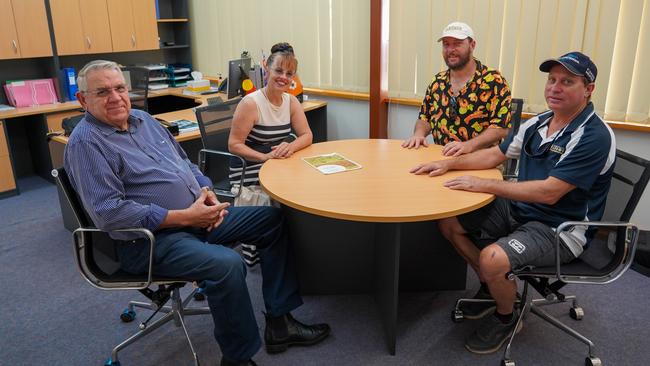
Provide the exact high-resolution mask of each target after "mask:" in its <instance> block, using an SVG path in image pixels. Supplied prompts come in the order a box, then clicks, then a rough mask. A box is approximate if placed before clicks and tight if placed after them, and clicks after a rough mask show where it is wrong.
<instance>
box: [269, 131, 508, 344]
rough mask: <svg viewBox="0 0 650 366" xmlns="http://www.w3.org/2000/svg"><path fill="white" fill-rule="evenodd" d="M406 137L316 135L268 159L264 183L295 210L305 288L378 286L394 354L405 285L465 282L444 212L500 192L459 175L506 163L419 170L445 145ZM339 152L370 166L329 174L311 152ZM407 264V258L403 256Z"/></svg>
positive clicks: (491, 173)
mask: <svg viewBox="0 0 650 366" xmlns="http://www.w3.org/2000/svg"><path fill="white" fill-rule="evenodd" d="M400 145H401V141H398V140H370V139H367V140H339V141H328V142H323V143H318V144H313V145H311V146H309V147H307V148H305V149H303V150H301V151H299V152H297V153H295V154H294V155H293V156H292V157H291V158H288V159H272V160H268V161H267V162H266V163H264V165H263V166H262V169H261V170H260V174H259V176H260V183H261V185H262V187H263V188H264V190H265V191H266V192H267V193H268V194H269V195H270V196H271V197H272V198H273V199H275V200H276V201H278V202H280V203H282V204H283V205H284V206H285V207H284V211H285V215H286V216H287V217H288V221H289V228H290V237H291V241H292V244H293V247H294V251H295V252H296V262H297V266H296V267H297V272H298V276H299V280H300V282H301V289H302V291H303V292H305V293H358V292H373V293H374V295H375V299H376V301H377V304H378V306H379V310H380V314H381V318H382V322H383V324H384V327H385V330H386V342H387V346H388V350H389V352H390V353H391V354H395V347H396V334H397V332H396V328H397V302H398V296H399V290H400V288H402V290H415V291H422V290H440V289H458V288H464V287H465V275H466V271H467V267H466V263H465V262H464V261H463V260H462V259H461V258H460V256H458V255H457V254H456V253H455V251H454V250H453V248H452V247H451V245H450V244H449V243H447V242H446V240H445V239H444V238H443V237H442V236H441V235H440V234H439V233H438V231H437V230H438V229H437V224H436V222H435V221H432V220H437V219H440V218H445V217H450V216H456V215H460V214H463V213H466V212H470V211H472V210H475V209H477V208H480V207H482V206H484V205H486V204H488V203H489V202H491V201H492V200H493V199H494V196H493V195H492V194H486V193H474V192H465V191H457V190H452V189H449V188H446V187H444V186H443V183H444V182H445V181H447V180H449V179H450V178H452V177H454V176H459V175H474V176H479V177H483V178H492V179H502V177H501V173H500V171H499V170H497V169H488V170H473V171H452V172H448V173H446V174H444V175H442V176H439V177H429V176H428V175H414V174H411V173H409V170H410V169H411V168H413V167H414V166H416V165H417V164H419V163H422V162H429V161H432V160H438V159H443V158H444V157H443V156H442V148H441V146H438V145H430V146H428V147H427V148H419V149H404V148H402V147H401V146H400ZM329 153H339V154H341V155H343V156H344V157H346V158H347V159H349V160H352V161H354V162H356V163H358V164H360V165H361V166H362V167H361V169H357V170H350V171H344V172H340V173H334V174H328V175H326V174H323V173H321V172H320V171H318V170H317V169H315V168H314V167H312V166H311V165H309V164H308V163H307V162H305V161H304V160H303V159H302V158H304V157H310V156H315V155H321V154H329ZM400 264H401V266H400Z"/></svg>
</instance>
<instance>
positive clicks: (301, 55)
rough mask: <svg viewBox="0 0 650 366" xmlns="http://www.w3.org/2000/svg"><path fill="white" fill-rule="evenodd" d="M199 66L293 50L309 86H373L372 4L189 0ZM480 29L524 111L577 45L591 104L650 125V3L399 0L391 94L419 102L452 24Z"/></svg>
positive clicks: (223, 68) (394, 14)
mask: <svg viewBox="0 0 650 366" xmlns="http://www.w3.org/2000/svg"><path fill="white" fill-rule="evenodd" d="M190 6H191V7H190V9H191V14H192V16H191V22H192V23H193V26H192V41H193V44H194V45H195V46H194V47H193V55H194V63H195V64H194V67H195V68H197V69H198V70H201V71H203V73H204V74H207V75H216V74H217V73H221V74H223V76H224V77H225V76H227V75H226V73H227V69H228V67H227V65H228V60H230V59H234V58H238V57H239V55H240V54H241V52H242V51H243V50H247V51H248V52H249V53H250V54H251V56H252V57H253V59H254V60H256V61H259V60H260V59H261V56H262V50H264V54H265V55H267V56H268V52H269V49H270V48H271V46H272V45H273V44H274V43H277V42H282V41H286V42H289V43H291V44H292V45H293V46H294V49H295V52H296V56H297V57H298V60H299V67H298V72H299V74H300V77H301V80H302V82H303V84H304V85H306V86H311V87H318V88H325V89H339V90H349V91H361V92H363V91H368V84H369V76H368V73H369V69H370V68H369V62H370V60H369V53H370V43H369V38H370V36H369V32H370V1H369V0H275V1H262V0H249V1H244V2H235V1H227V0H218V1H200V0H191V2H190ZM455 20H460V21H464V22H467V23H468V24H470V26H472V28H473V29H474V33H475V35H476V41H477V47H476V50H475V56H476V57H477V58H478V59H480V60H481V61H482V62H483V63H484V64H485V65H487V66H490V67H494V68H498V69H499V70H500V71H501V72H502V73H503V75H504V76H505V77H506V79H507V80H508V82H509V83H510V87H511V89H512V92H513V96H514V97H518V98H523V99H525V101H526V105H525V111H527V112H532V113H536V112H541V111H543V110H545V109H546V104H545V101H544V93H543V90H544V84H545V80H546V74H544V73H542V72H540V71H539V70H538V66H539V64H540V63H541V62H542V61H543V60H545V59H547V58H551V57H557V56H560V55H562V54H564V53H566V52H569V51H573V50H579V51H582V52H584V53H586V54H587V55H589V56H590V57H591V58H592V59H593V60H594V62H595V63H596V65H597V66H598V79H597V82H596V90H595V92H594V95H593V98H592V100H593V101H594V104H595V106H596V109H597V111H598V112H599V114H600V115H601V116H603V117H604V118H605V119H607V120H616V121H628V122H640V123H650V118H649V117H650V91H648V88H647V87H646V86H647V85H650V67H648V65H649V64H650V0H571V1H568V0H391V1H390V21H389V56H388V63H389V64H388V74H389V75H388V90H389V95H390V96H391V97H400V98H416V99H421V98H422V97H423V96H424V93H425V89H426V87H427V85H428V84H429V82H430V80H431V78H432V77H433V75H434V74H435V73H437V72H438V71H441V70H443V69H445V68H446V66H445V65H444V62H443V60H442V57H441V47H440V44H439V43H437V42H436V40H437V39H438V37H439V36H440V34H441V32H442V29H443V28H444V27H445V26H446V25H447V24H448V23H450V22H452V21H455Z"/></svg>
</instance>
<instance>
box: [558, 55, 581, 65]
mask: <svg viewBox="0 0 650 366" xmlns="http://www.w3.org/2000/svg"><path fill="white" fill-rule="evenodd" d="M565 58H566V59H569V60H571V61H573V62H575V63H577V64H578V65H580V61H578V59H576V58H575V57H573V56H564V57H562V59H565Z"/></svg>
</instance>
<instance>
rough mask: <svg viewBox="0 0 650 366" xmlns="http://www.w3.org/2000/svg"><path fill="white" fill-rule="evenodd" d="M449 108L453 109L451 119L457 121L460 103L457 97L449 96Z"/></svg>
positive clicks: (450, 113)
mask: <svg viewBox="0 0 650 366" xmlns="http://www.w3.org/2000/svg"><path fill="white" fill-rule="evenodd" d="M449 106H450V107H451V108H450V109H449V119H452V120H453V119H456V117H458V114H459V109H458V101H457V100H456V97H455V96H453V95H449Z"/></svg>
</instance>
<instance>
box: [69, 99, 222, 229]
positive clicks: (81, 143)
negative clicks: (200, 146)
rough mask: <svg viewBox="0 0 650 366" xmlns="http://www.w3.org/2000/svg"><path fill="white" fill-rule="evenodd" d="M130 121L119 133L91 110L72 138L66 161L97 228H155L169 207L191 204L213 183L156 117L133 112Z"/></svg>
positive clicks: (72, 178)
mask: <svg viewBox="0 0 650 366" xmlns="http://www.w3.org/2000/svg"><path fill="white" fill-rule="evenodd" d="M128 122H129V127H128V130H127V131H119V130H118V129H116V128H115V127H113V126H110V125H108V124H105V123H103V122H100V121H99V120H97V119H96V118H95V117H94V116H93V115H91V114H90V113H88V112H86V115H85V117H84V118H83V120H81V122H80V123H79V124H78V125H77V126H76V127H75V129H74V131H73V133H72V135H71V136H70V139H69V140H68V144H67V146H66V148H65V154H64V165H65V169H66V172H67V173H68V176H69V178H70V181H71V183H72V186H73V187H74V189H75V191H76V192H77V194H79V196H80V197H81V201H82V202H83V205H84V207H85V209H86V211H87V212H88V214H89V215H90V217H91V218H92V220H93V222H94V223H95V225H96V226H97V227H98V228H100V229H102V230H105V231H112V230H116V229H123V228H130V227H142V228H146V229H149V230H151V231H155V230H156V229H158V227H159V226H160V224H161V223H162V222H163V220H164V219H165V217H166V216H167V211H168V210H179V209H185V208H187V207H189V206H190V205H191V204H192V203H193V202H194V201H195V200H196V199H197V198H198V196H199V195H200V191H201V187H204V186H208V187H211V186H212V182H211V181H210V179H209V178H208V177H206V176H204V175H203V174H202V173H201V172H200V171H199V169H198V167H197V166H196V165H194V164H192V163H191V162H190V161H189V159H188V158H187V155H186V154H185V152H184V151H183V149H182V148H181V147H180V145H179V144H178V142H176V140H175V139H174V137H173V136H172V135H171V134H170V133H169V132H168V131H167V130H166V129H165V128H163V127H162V126H161V125H160V124H159V123H158V122H157V121H156V120H155V119H154V118H153V117H151V115H149V114H148V113H146V112H143V111H139V110H132V111H131V113H130V115H129V120H128Z"/></svg>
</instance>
